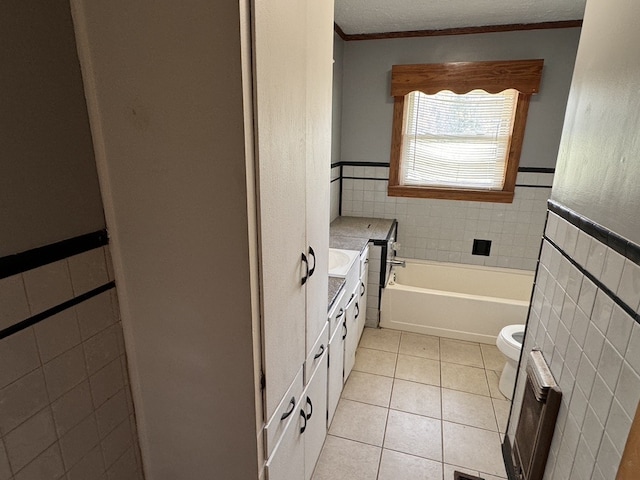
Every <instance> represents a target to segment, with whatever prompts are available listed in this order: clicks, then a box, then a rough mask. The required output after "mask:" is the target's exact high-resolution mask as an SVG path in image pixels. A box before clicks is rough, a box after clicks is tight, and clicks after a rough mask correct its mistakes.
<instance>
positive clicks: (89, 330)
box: [75, 289, 117, 340]
mask: <svg viewBox="0 0 640 480" xmlns="http://www.w3.org/2000/svg"><path fill="white" fill-rule="evenodd" d="M113 294H114V291H113V289H112V290H110V291H107V292H103V293H101V294H100V295H96V296H95V297H92V298H90V299H88V300H86V301H84V302H82V303H80V304H78V305H76V307H75V308H76V314H77V316H78V324H79V326H80V334H81V336H82V339H83V340H86V339H87V338H89V337H92V336H93V335H95V334H96V333H98V332H100V331H101V330H104V329H105V328H107V327H109V326H110V325H112V324H113V323H114V322H115V321H116V319H117V318H116V316H115V311H114V308H113V305H112V295H113Z"/></svg>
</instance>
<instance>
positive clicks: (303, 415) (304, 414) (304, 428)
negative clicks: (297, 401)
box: [300, 410, 307, 433]
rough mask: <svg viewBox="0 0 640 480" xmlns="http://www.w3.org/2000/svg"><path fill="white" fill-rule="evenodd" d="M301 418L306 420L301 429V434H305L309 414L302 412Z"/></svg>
mask: <svg viewBox="0 0 640 480" xmlns="http://www.w3.org/2000/svg"><path fill="white" fill-rule="evenodd" d="M300 416H301V417H302V419H303V420H304V425H302V426H301V427H300V433H304V431H305V430H306V429H307V414H306V413H304V410H300Z"/></svg>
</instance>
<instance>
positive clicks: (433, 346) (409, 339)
mask: <svg viewBox="0 0 640 480" xmlns="http://www.w3.org/2000/svg"><path fill="white" fill-rule="evenodd" d="M399 353H402V354H404V355H413V356H414V357H423V358H430V359H431V360H440V339H439V338H438V337H432V336H430V335H419V334H417V333H407V332H402V338H401V339H400V350H399Z"/></svg>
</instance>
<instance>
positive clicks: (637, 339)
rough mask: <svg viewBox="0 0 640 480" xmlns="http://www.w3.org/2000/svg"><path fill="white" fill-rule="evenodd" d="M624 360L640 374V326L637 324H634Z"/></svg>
mask: <svg viewBox="0 0 640 480" xmlns="http://www.w3.org/2000/svg"><path fill="white" fill-rule="evenodd" d="M624 358H625V360H626V361H627V362H629V365H631V367H632V368H633V369H634V370H635V371H636V372H640V324H638V323H637V322H634V323H633V327H632V329H631V338H630V339H629V345H628V346H627V353H626V355H625V357H624Z"/></svg>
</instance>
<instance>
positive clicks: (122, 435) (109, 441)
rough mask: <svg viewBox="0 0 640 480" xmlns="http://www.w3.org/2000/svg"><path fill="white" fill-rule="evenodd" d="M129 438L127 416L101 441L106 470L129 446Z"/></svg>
mask: <svg viewBox="0 0 640 480" xmlns="http://www.w3.org/2000/svg"><path fill="white" fill-rule="evenodd" d="M131 440H132V435H131V425H130V424H129V418H128V417H127V418H126V419H125V420H124V421H123V422H121V423H120V425H118V426H117V427H116V428H114V429H113V430H112V431H111V432H110V433H109V434H107V436H106V437H105V438H104V440H103V441H102V455H103V456H104V463H105V466H106V467H107V470H108V469H109V467H110V466H111V465H112V464H113V463H114V462H115V461H116V460H117V459H118V458H120V456H121V455H122V454H123V453H125V451H126V450H127V449H128V448H129V447H130V446H131Z"/></svg>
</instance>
